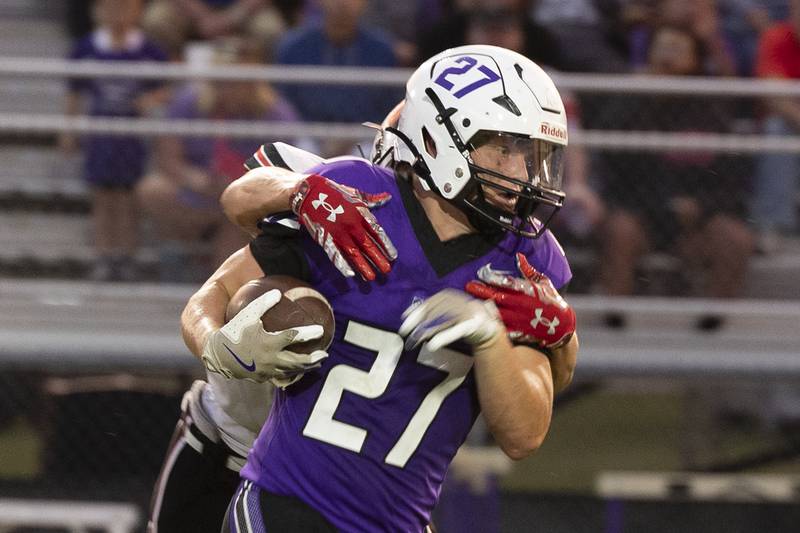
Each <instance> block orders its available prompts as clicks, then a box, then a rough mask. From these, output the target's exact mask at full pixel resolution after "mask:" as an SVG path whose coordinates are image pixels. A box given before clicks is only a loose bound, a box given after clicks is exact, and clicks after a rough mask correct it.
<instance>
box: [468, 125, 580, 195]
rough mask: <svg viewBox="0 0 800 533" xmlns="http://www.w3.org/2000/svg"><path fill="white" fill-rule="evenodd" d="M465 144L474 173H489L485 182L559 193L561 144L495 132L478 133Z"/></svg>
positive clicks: (560, 182)
mask: <svg viewBox="0 0 800 533" xmlns="http://www.w3.org/2000/svg"><path fill="white" fill-rule="evenodd" d="M469 144H470V148H471V151H470V155H471V159H472V164H473V165H474V166H475V167H477V168H475V170H476V171H478V172H481V171H484V172H485V173H487V174H489V176H488V177H487V179H488V180H489V181H491V182H497V184H498V185H501V186H505V187H509V188H511V189H512V190H515V191H517V190H519V189H520V188H521V187H525V186H533V187H537V188H540V189H545V190H550V191H557V192H560V191H561V185H562V179H563V176H564V147H563V146H562V145H560V144H556V143H553V142H550V141H546V140H543V139H531V138H530V137H523V136H520V135H514V134H511V133H503V132H497V131H480V132H478V133H476V134H475V135H474V136H473V137H472V140H471V141H470V143H469ZM504 179H505V180H507V181H508V183H503V180H504Z"/></svg>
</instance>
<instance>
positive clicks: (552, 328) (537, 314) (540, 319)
mask: <svg viewBox="0 0 800 533" xmlns="http://www.w3.org/2000/svg"><path fill="white" fill-rule="evenodd" d="M542 313H544V309H542V308H541V307H538V308H536V310H535V311H534V312H533V314H534V317H533V320H531V326H533V329H536V328H538V327H539V324H542V325H543V326H546V327H547V334H548V335H553V334H554V333H555V332H556V327H558V325H559V324H561V321H560V320H559V319H558V317H557V316H555V317H553V319H552V320H550V319H549V318H547V317H545V316H542Z"/></svg>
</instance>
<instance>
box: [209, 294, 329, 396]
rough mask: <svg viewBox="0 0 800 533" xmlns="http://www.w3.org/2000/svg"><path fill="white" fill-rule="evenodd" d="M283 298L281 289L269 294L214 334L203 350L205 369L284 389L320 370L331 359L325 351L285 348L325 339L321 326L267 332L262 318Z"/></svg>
mask: <svg viewBox="0 0 800 533" xmlns="http://www.w3.org/2000/svg"><path fill="white" fill-rule="evenodd" d="M280 299H281V292H280V291H279V290H277V289H272V290H271V291H267V292H265V293H264V294H262V295H261V296H259V297H258V298H256V299H255V300H253V301H252V302H250V303H249V304H247V306H246V307H245V308H244V309H242V310H241V311H239V313H238V314H237V315H236V316H235V317H233V319H231V321H230V322H228V323H227V324H225V325H224V326H222V328H220V329H219V330H217V331H215V332H214V333H212V334H211V335H210V336H209V338H208V340H207V341H206V344H205V346H204V347H203V362H205V365H206V368H208V369H209V370H211V371H212V372H218V373H220V374H222V375H223V376H225V377H226V378H236V379H249V380H251V381H256V382H259V383H262V382H264V381H267V380H270V381H272V383H273V384H275V385H276V386H278V387H281V388H283V387H288V386H289V385H291V384H292V383H294V382H295V381H297V380H298V379H300V378H301V377H302V376H303V374H304V373H305V372H307V371H309V370H311V369H312V368H317V367H319V366H320V365H321V364H322V363H321V362H320V361H322V360H323V359H325V358H326V357H328V353H327V352H325V351H324V350H316V351H313V352H311V353H310V354H299V353H295V352H292V351H289V350H286V347H287V346H289V345H291V344H292V343H295V342H305V341H309V340H312V339H318V338H320V337H322V335H323V332H324V330H323V328H322V326H319V325H316V324H314V325H310V326H298V327H296V328H290V329H285V330H283V331H265V330H264V327H263V326H262V324H261V315H263V314H264V313H266V312H267V310H269V309H270V308H272V306H274V305H275V304H277V303H278V302H279V301H280Z"/></svg>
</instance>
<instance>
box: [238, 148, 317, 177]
mask: <svg viewBox="0 0 800 533" xmlns="http://www.w3.org/2000/svg"><path fill="white" fill-rule="evenodd" d="M322 162H323V159H322V158H321V157H320V156H318V155H316V154H312V153H311V152H307V151H306V150H303V149H300V148H297V147H296V146H292V145H290V144H286V143H282V142H276V143H269V144H263V145H261V147H260V148H259V149H258V150H256V153H254V154H253V156H252V157H251V158H250V159H248V160H247V161H246V162H245V164H244V166H245V168H246V169H247V170H253V169H255V168H259V167H280V168H285V169H287V170H293V171H294V172H306V171H307V170H308V169H310V168H312V167H315V166H317V165H319V164H320V163H322Z"/></svg>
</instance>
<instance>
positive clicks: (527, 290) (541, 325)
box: [466, 253, 575, 349]
mask: <svg viewBox="0 0 800 533" xmlns="http://www.w3.org/2000/svg"><path fill="white" fill-rule="evenodd" d="M517 268H518V269H519V271H520V273H521V274H522V277H517V276H514V275H513V274H510V273H508V272H501V271H498V270H493V269H492V266H491V265H484V266H483V267H481V269H480V270H479V271H478V279H480V281H470V282H469V283H467V286H466V289H467V292H468V293H470V294H472V295H473V296H477V297H478V298H483V299H486V300H493V301H494V303H495V304H497V308H498V310H499V311H500V316H501V317H502V319H503V323H504V324H505V326H506V329H507V330H508V334H509V337H511V339H512V340H513V341H514V342H517V343H522V344H531V345H535V346H538V347H540V348H547V349H553V348H559V347H561V346H563V345H564V344H566V343H567V342H569V340H570V339H571V338H572V335H573V333H575V311H574V310H573V309H572V307H570V305H569V304H568V303H567V302H566V300H564V298H562V297H561V295H560V294H559V293H558V291H557V290H556V288H555V287H554V286H553V282H552V281H550V278H548V277H547V276H545V275H544V274H542V273H541V272H538V271H537V270H536V269H535V268H534V267H533V266H532V265H531V264H530V263H529V262H528V259H527V258H526V257H525V256H524V255H523V254H521V253H518V254H517Z"/></svg>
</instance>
